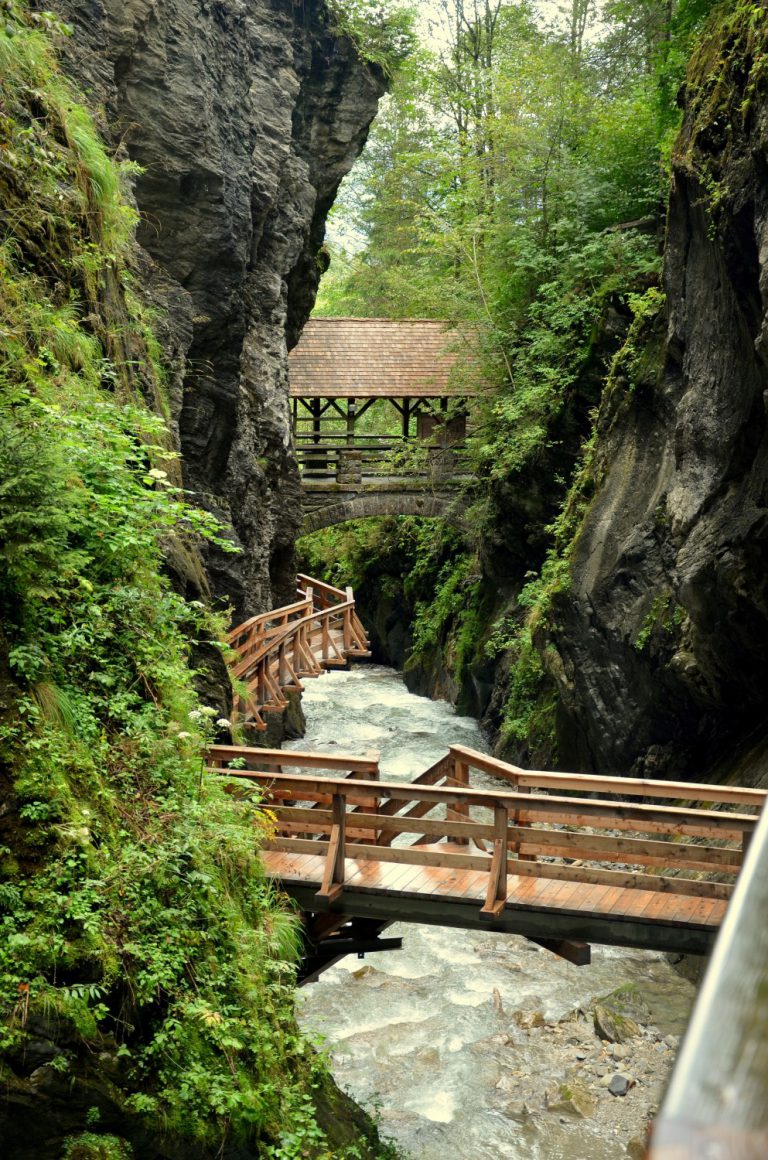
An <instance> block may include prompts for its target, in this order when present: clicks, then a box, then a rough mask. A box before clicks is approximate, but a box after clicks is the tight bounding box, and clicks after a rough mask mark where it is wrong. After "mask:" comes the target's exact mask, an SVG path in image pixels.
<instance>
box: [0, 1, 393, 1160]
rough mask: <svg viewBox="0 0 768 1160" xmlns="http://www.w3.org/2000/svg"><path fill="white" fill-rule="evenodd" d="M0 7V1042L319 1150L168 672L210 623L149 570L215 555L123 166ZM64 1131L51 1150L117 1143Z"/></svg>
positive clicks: (219, 805)
mask: <svg viewBox="0 0 768 1160" xmlns="http://www.w3.org/2000/svg"><path fill="white" fill-rule="evenodd" d="M0 17H1V18H0V74H1V75H2V77H3V87H2V97H1V98H0V122H1V125H0V128H1V129H2V141H3V144H4V148H3V149H2V151H1V154H0V207H1V208H2V211H3V217H4V223H5V226H4V234H3V237H2V241H1V242H0V319H1V320H2V321H1V322H0V617H1V618H2V632H0V680H1V681H2V705H1V706H0V790H1V791H2V794H3V798H4V803H5V806H6V809H5V812H4V815H3V818H2V827H3V831H2V837H3V847H2V850H1V851H0V859H1V862H0V864H1V866H2V874H3V876H2V880H0V1053H6V1052H7V1053H10V1054H9V1055H8V1056H7V1058H8V1059H10V1060H12V1059H13V1058H14V1053H15V1052H18V1051H19V1050H20V1049H23V1045H24V1041H25V1038H26V1035H27V1028H28V1026H29V1024H30V1021H31V1020H32V1019H33V1017H34V1019H35V1020H36V1021H42V1022H43V1023H44V1024H45V1025H46V1026H47V1027H48V1028H49V1029H50V1030H49V1033H50V1035H51V1036H52V1037H53V1038H54V1039H56V1041H57V1042H58V1043H60V1051H59V1055H58V1056H57V1057H56V1059H55V1060H54V1061H53V1063H52V1065H51V1066H54V1067H56V1068H58V1069H60V1070H61V1071H63V1072H66V1073H67V1074H71V1075H72V1076H73V1077H75V1076H76V1075H77V1073H78V1069H79V1068H81V1067H82V1066H83V1062H82V1061H83V1059H86V1058H87V1059H91V1058H93V1057H94V1056H97V1055H98V1054H99V1053H100V1052H102V1051H107V1052H108V1053H109V1054H111V1055H112V1056H114V1058H115V1059H116V1060H118V1061H119V1064H120V1068H121V1076H122V1078H121V1080H120V1083H119V1087H116V1089H115V1098H116V1100H117V1101H118V1102H119V1103H122V1106H123V1110H124V1111H125V1112H126V1113H127V1114H130V1113H134V1114H135V1115H136V1116H138V1117H144V1118H146V1121H147V1127H148V1128H149V1129H150V1130H151V1131H154V1132H157V1133H166V1134H170V1135H174V1136H177V1137H182V1138H183V1137H187V1138H194V1139H195V1140H197V1141H205V1142H207V1143H208V1144H209V1145H210V1146H211V1147H212V1148H214V1149H215V1148H216V1147H218V1146H222V1145H223V1143H224V1141H225V1140H226V1141H227V1142H228V1143H231V1142H233V1141H237V1140H244V1139H248V1140H249V1141H250V1142H251V1143H252V1144H253V1145H254V1146H255V1147H256V1149H257V1151H258V1154H260V1155H264V1156H274V1157H286V1158H288V1157H291V1158H293V1157H296V1158H297V1160H298V1158H299V1157H304V1156H308V1155H317V1156H322V1155H327V1154H328V1149H327V1147H326V1145H325V1143H324V1140H325V1137H324V1133H323V1132H322V1131H321V1130H320V1129H319V1128H317V1125H316V1124H315V1123H314V1115H313V1108H314V1102H313V1101H314V1098H315V1094H316V1085H317V1084H318V1083H319V1082H320V1081H322V1080H323V1078H324V1076H325V1074H326V1072H325V1066H324V1064H323V1063H322V1061H320V1060H318V1059H317V1057H316V1056H315V1054H314V1052H313V1051H312V1049H311V1048H310V1046H309V1045H308V1044H307V1043H306V1042H305V1041H304V1040H303V1039H302V1037H301V1035H300V1034H299V1032H298V1029H297V1026H296V1023H295V1020H294V1015H293V989H294V979H295V973H294V964H295V961H296V958H297V955H298V952H299V946H300V935H299V926H298V921H297V918H296V917H295V915H294V914H293V913H292V912H291V911H290V910H289V909H288V908H287V905H286V903H285V902H284V900H282V899H281V898H280V897H279V896H277V895H276V894H275V892H274V890H273V889H272V887H271V886H270V884H269V883H268V882H267V881H266V880H265V878H264V875H263V871H262V866H261V862H260V858H259V846H260V843H261V841H262V839H263V837H264V833H265V831H264V828H263V824H262V821H261V815H260V814H259V812H258V810H257V809H256V808H255V805H256V803H255V802H243V801H238V800H235V799H234V798H233V797H232V796H230V795H229V794H227V793H226V792H225V791H224V786H223V784H222V783H221V781H220V780H218V779H217V780H210V781H209V780H208V779H207V778H204V777H202V763H201V757H200V754H201V751H202V750H203V748H204V747H205V745H206V744H207V743H208V741H209V740H210V738H211V736H212V734H213V731H214V727H213V726H212V725H211V720H212V718H215V717H216V715H217V713H216V710H215V709H212V708H211V709H209V708H208V707H207V706H201V705H200V704H199V700H198V697H197V695H196V693H195V691H194V683H195V676H196V673H195V670H194V668H193V667H192V666H191V662H190V657H191V656H192V655H193V653H194V651H195V650H196V649H197V647H198V646H199V645H200V644H201V643H210V642H213V643H214V644H220V643H221V640H222V632H223V624H222V621H221V618H219V617H216V616H214V615H213V614H212V613H211V612H210V611H209V610H207V609H206V608H205V607H203V605H202V604H200V603H197V602H192V603H189V602H187V601H186V600H184V599H183V598H182V597H181V596H180V595H179V594H178V592H177V591H176V590H175V589H174V587H173V586H172V584H171V582H170V580H169V578H168V575H167V568H166V563H165V561H166V555H167V553H168V551H169V549H170V547H171V545H175V548H174V557H175V558H178V556H179V554H180V553H184V552H186V553H187V554H188V556H189V557H190V558H193V557H195V556H196V554H197V550H198V544H199V537H200V536H201V535H203V536H206V537H208V538H209V539H213V540H215V541H216V542H217V543H220V544H221V545H222V546H226V541H225V540H224V539H222V533H221V530H220V529H219V528H218V527H217V525H216V524H215V522H214V521H212V520H211V519H210V517H209V516H207V515H206V514H205V513H202V512H199V511H197V510H196V509H195V508H193V507H191V506H190V505H189V504H188V503H187V502H186V496H185V495H184V493H183V492H182V491H181V490H180V489H179V487H178V486H177V485H176V484H175V482H174V476H175V473H176V471H177V466H176V460H175V458H174V457H173V455H172V454H171V453H170V452H169V451H168V450H167V448H168V447H169V446H170V443H171V436H170V434H169V432H168V430H167V426H166V424H165V422H164V419H163V416H162V410H163V404H162V367H161V366H160V360H161V352H160V347H159V344H158V343H157V340H156V339H155V337H154V335H153V333H152V316H151V312H149V311H147V310H146V309H145V308H144V307H142V305H141V303H140V299H139V296H138V295H134V294H133V292H131V291H130V282H131V279H130V276H129V275H130V264H131V260H132V228H133V224H134V221H135V218H134V215H133V212H132V211H131V210H130V209H129V208H127V205H126V203H125V202H124V200H123V198H122V195H121V186H122V182H123V180H124V178H125V173H124V172H123V171H121V168H120V166H118V165H116V164H115V162H114V161H113V160H112V159H111V157H110V156H109V155H108V153H107V152H106V150H105V149H104V147H103V146H102V145H101V143H100V141H99V137H98V134H97V132H96V129H95V127H94V125H93V122H92V120H91V119H90V117H89V116H88V114H87V112H86V111H85V109H84V107H83V106H82V105H81V104H80V103H79V102H78V100H77V99H76V94H75V93H74V91H73V89H72V88H71V86H70V85H69V83H68V82H67V81H66V79H65V78H64V77H63V76H62V75H61V73H60V72H59V70H58V67H57V64H56V57H55V53H54V51H53V48H52V38H53V37H56V36H59V35H61V34H62V30H61V27H60V26H59V25H58V24H57V23H56V21H55V19H54V18H53V17H51V16H50V15H49V14H45V13H42V14H34V13H31V12H30V11H29V10H28V8H27V6H26V5H25V4H22V3H17V2H15V0H14V2H9V0H0ZM126 286H128V287H129V291H128V292H127V293H126V289H125V288H126ZM147 403H150V404H153V405H154V406H155V407H156V408H158V409H159V410H160V411H161V414H159V415H158V414H157V413H156V412H155V410H152V409H151V408H150V406H148V405H147ZM37 1025H38V1026H39V1022H38V1023H37ZM82 1127H83V1133H84V1134H80V1135H79V1136H76V1137H73V1138H72V1139H70V1140H69V1141H68V1142H67V1144H66V1149H67V1150H66V1152H65V1154H66V1155H67V1156H70V1157H104V1158H105V1160H106V1158H109V1160H117V1157H118V1156H120V1157H122V1156H125V1155H127V1153H126V1152H125V1150H124V1149H123V1146H122V1144H121V1142H120V1141H118V1140H115V1139H114V1138H110V1137H108V1136H104V1135H101V1134H99V1133H98V1132H97V1131H95V1130H93V1129H94V1125H93V1124H92V1123H90V1122H85V1123H84V1124H83V1125H82ZM361 1147H362V1146H361ZM366 1149H368V1150H367V1151H366ZM339 1154H340V1155H341V1153H339ZM370 1154H371V1151H370V1149H369V1148H368V1145H365V1147H363V1150H362V1155H370Z"/></svg>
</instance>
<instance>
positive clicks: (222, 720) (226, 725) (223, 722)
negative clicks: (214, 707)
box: [216, 717, 232, 729]
mask: <svg viewBox="0 0 768 1160" xmlns="http://www.w3.org/2000/svg"><path fill="white" fill-rule="evenodd" d="M216 724H217V725H218V727H219V729H230V728H231V727H232V722H231V721H228V720H227V718H226V717H219V719H218V721H217V722H216Z"/></svg>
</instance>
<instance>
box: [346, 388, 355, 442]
mask: <svg viewBox="0 0 768 1160" xmlns="http://www.w3.org/2000/svg"><path fill="white" fill-rule="evenodd" d="M356 421H357V399H347V443H354V441H355V422H356Z"/></svg>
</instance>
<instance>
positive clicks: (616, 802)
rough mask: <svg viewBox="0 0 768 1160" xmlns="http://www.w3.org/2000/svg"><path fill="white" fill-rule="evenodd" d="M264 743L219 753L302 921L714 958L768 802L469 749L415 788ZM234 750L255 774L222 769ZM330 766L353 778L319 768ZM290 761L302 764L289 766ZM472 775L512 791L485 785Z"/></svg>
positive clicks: (342, 762) (270, 869)
mask: <svg viewBox="0 0 768 1160" xmlns="http://www.w3.org/2000/svg"><path fill="white" fill-rule="evenodd" d="M269 752H270V754H271V756H270V757H269V758H268V759H266V760H265V758H264V751H260V750H250V751H248V750H235V749H232V748H230V749H227V750H224V749H221V748H218V749H214V750H212V751H211V759H212V761H213V762H214V763H215V765H216V768H215V772H216V774H217V775H218V776H224V777H227V778H229V779H231V780H232V781H233V782H235V783H239V784H240V786H241V787H242V786H243V783H245V784H246V785H248V784H251V785H253V787H254V788H255V790H256V793H257V795H258V796H257V801H259V800H260V801H262V802H263V804H264V806H265V807H266V808H267V809H268V810H269V817H270V819H271V820H272V821H273V822H274V824H275V825H276V832H275V834H274V836H273V837H272V838H271V839H270V840H269V841H268V842H267V844H266V848H265V850H264V855H263V856H264V865H265V869H266V872H267V874H268V875H269V876H270V877H272V878H274V879H275V880H276V881H278V882H279V883H280V885H281V887H282V888H283V889H284V890H285V891H286V892H287V893H288V894H289V895H291V896H292V897H293V898H294V899H295V900H296V902H297V903H298V905H299V906H300V908H301V909H302V911H304V912H305V914H306V915H312V916H317V915H318V914H321V913H322V912H326V913H327V912H330V917H335V920H336V922H337V924H340V923H342V922H344V921H348V920H350V919H360V920H370V921H375V922H379V923H381V924H382V925H386V924H388V923H390V922H393V921H396V920H398V919H403V920H407V921H412V922H422V923H429V924H434V925H441V926H453V927H462V928H465V929H481V928H482V929H489V928H490V929H492V930H499V931H508V932H512V933H518V934H523V935H526V936H528V937H530V938H534V939H538V940H540V941H545V942H547V941H552V940H554V941H556V942H563V941H564V940H566V941H577V942H602V943H608V944H614V945H619V946H636V947H647V948H654V949H658V950H670V951H681V952H691V953H704V952H706V951H707V950H708V949H709V946H710V944H711V942H712V939H713V937H714V935H715V933H716V931H717V929H718V928H719V926H720V924H721V922H722V921H723V918H724V915H725V912H726V907H727V903H728V898H729V897H730V894H731V892H732V889H733V879H735V877H736V875H737V873H738V871H739V868H740V865H741V861H742V856H743V851H744V849H745V848H746V847H747V845H748V843H749V840H750V837H751V834H752V832H753V830H754V829H755V826H756V823H757V816H758V812H759V811H760V810H761V809H762V806H763V804H764V802H765V797H766V795H765V793H764V792H763V791H759V790H751V789H745V788H741V787H735V788H731V787H713V786H708V785H692V784H690V783H671V782H649V781H644V782H640V781H638V780H632V779H629V780H628V779H622V778H607V777H592V776H587V775H579V774H552V773H545V772H534V771H525V770H520V769H518V768H516V767H514V766H510V765H506V764H505V763H503V762H498V761H496V760H495V759H492V758H488V757H486V756H485V755H483V754H479V753H475V752H474V751H472V750H469V749H465V748H463V747H461V746H454V747H452V748H451V750H450V752H449V754H448V755H447V756H446V757H445V758H442V759H441V760H440V761H439V762H437V763H436V764H435V766H433V767H432V769H430V770H427V771H426V772H425V773H423V774H420V775H419V776H418V777H417V778H416V779H415V780H414V781H413V782H412V783H394V782H381V781H380V780H378V775H377V772H374V765H375V763H374V762H373V759H372V758H371V757H370V756H369V757H368V758H365V759H355V758H351V757H349V756H347V757H343V758H339V759H338V762H337V763H336V764H334V761H335V759H334V758H323V757H322V755H318V754H296V753H288V752H286V753H281V752H280V751H269ZM233 754H237V755H239V757H240V759H241V760H240V763H241V764H243V765H245V766H247V767H249V768H243V769H237V770H231V769H227V768H226V765H227V761H228V760H229V759H230V758H231V756H232V755H233ZM323 762H325V763H326V765H325V767H326V768H328V767H329V766H330V767H331V772H332V773H333V772H334V771H336V770H339V769H344V770H345V772H346V774H347V777H345V778H344V779H340V778H339V777H338V775H336V776H331V777H328V776H318V772H317V771H318V768H323ZM289 763H290V766H292V767H299V768H301V767H302V766H303V767H304V768H305V769H306V770H307V773H305V774H304V773H302V774H295V773H291V774H286V773H283V772H282V766H283V765H288V764H289ZM365 763H367V764H365ZM255 767H256V768H255ZM472 768H476V769H481V770H483V771H485V772H491V773H493V774H494V775H495V776H497V777H501V776H504V777H505V779H506V781H508V782H511V783H512V788H507V786H506V785H502V784H501V783H500V786H499V789H498V790H495V789H494V790H487V789H486V790H479V789H474V788H473V787H472V786H471V785H470V784H469V775H470V770H471V769H472ZM212 772H214V770H212ZM349 777H351V778H352V779H353V780H349V779H348V778H349ZM553 791H555V792H553ZM557 791H559V792H557ZM564 794H565V795H568V796H563V795H564ZM596 794H599V795H600V796H599V797H596V796H594V795H596ZM582 795H586V796H582ZM627 798H632V799H634V800H630V801H628V800H627ZM659 799H661V800H659ZM669 799H672V801H671V802H670V800H669ZM691 803H699V804H698V805H693V804H691ZM702 803H703V804H702ZM713 804H714V805H716V807H717V808H711V807H712V806H713ZM729 807H730V808H729ZM734 807H735V808H734ZM425 815H426V816H425ZM649 834H650V835H652V836H651V837H650V838H649V837H648V835H649ZM393 842H397V843H398V844H397V845H393ZM403 843H404V844H403Z"/></svg>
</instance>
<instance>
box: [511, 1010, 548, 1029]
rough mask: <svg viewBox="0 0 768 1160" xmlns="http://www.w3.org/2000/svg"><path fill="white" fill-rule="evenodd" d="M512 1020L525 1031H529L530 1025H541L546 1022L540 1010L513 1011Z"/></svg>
mask: <svg viewBox="0 0 768 1160" xmlns="http://www.w3.org/2000/svg"><path fill="white" fill-rule="evenodd" d="M512 1021H513V1022H514V1023H516V1024H517V1026H518V1027H522V1028H523V1029H524V1030H526V1031H530V1030H531V1028H532V1027H543V1026H544V1025H545V1022H546V1021H545V1019H544V1015H543V1013H542V1012H541V1011H515V1012H513V1015H512Z"/></svg>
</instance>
